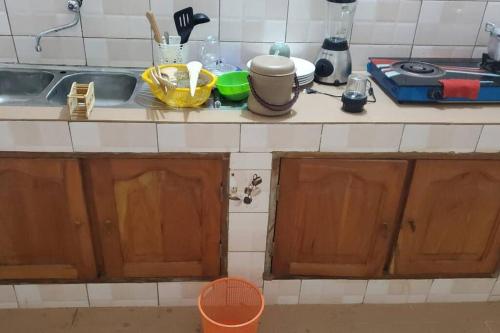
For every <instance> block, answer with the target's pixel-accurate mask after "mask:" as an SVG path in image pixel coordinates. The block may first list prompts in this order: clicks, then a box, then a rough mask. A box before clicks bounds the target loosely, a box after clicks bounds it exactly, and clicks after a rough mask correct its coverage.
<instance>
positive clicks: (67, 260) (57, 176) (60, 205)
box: [0, 158, 96, 279]
mask: <svg viewBox="0 0 500 333" xmlns="http://www.w3.org/2000/svg"><path fill="white" fill-rule="evenodd" d="M94 262H95V259H94V254H93V250H92V242H91V237H90V230H89V223H88V217H87V211H86V205H85V200H84V196H83V189H82V181H81V175H80V166H79V162H78V161H77V160H73V159H22V158H2V159H0V279H92V278H95V277H96V269H95V263H94Z"/></svg>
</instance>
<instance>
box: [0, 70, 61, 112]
mask: <svg viewBox="0 0 500 333" xmlns="http://www.w3.org/2000/svg"><path fill="white" fill-rule="evenodd" d="M53 80H54V74H52V73H49V72H45V71H29V70H28V71H25V70H9V69H6V70H0V104H3V103H8V102H24V101H27V100H29V99H31V98H33V97H36V96H38V95H40V94H41V93H42V91H44V90H45V88H47V87H48V86H49V84H50V83H51V82H52V81H53Z"/></svg>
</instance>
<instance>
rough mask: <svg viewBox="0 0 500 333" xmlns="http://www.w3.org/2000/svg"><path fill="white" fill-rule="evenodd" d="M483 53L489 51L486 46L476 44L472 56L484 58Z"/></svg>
mask: <svg viewBox="0 0 500 333" xmlns="http://www.w3.org/2000/svg"><path fill="white" fill-rule="evenodd" d="M483 53H488V48H487V47H486V46H476V47H475V48H474V51H473V52H472V58H482V56H483Z"/></svg>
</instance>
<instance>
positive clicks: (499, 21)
mask: <svg viewBox="0 0 500 333" xmlns="http://www.w3.org/2000/svg"><path fill="white" fill-rule="evenodd" d="M486 22H491V23H493V24H495V25H496V26H500V2H491V1H490V2H488V4H487V6H486V11H485V13H484V16H483V21H482V22H481V26H480V28H479V35H478V36H477V41H476V45H481V46H486V45H488V40H489V39H490V33H489V32H486V31H485V30H484V28H485V25H486Z"/></svg>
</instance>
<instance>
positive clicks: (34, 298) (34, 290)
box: [14, 284, 89, 308]
mask: <svg viewBox="0 0 500 333" xmlns="http://www.w3.org/2000/svg"><path fill="white" fill-rule="evenodd" d="M14 288H15V290H16V295H17V300H18V302H19V307H20V308H75V307H88V306H89V301H88V298H87V290H86V289H85V285H84V284H44V285H36V284H25V285H16V286H14Z"/></svg>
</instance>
